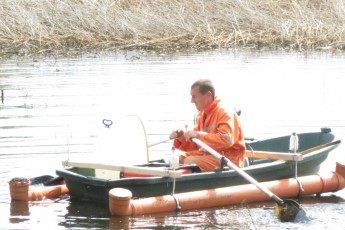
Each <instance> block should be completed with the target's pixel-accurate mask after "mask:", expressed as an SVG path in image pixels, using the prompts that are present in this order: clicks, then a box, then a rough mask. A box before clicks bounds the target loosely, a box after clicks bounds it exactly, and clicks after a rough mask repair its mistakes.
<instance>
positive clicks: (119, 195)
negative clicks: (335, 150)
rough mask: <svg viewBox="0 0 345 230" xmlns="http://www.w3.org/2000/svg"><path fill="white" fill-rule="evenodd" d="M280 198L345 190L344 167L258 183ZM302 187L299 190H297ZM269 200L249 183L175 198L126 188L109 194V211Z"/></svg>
mask: <svg viewBox="0 0 345 230" xmlns="http://www.w3.org/2000/svg"><path fill="white" fill-rule="evenodd" d="M261 185H262V186H264V187H266V188H267V189H269V190H270V191H272V192H273V193H275V194H276V195H277V196H279V197H282V198H292V197H298V196H300V195H312V194H321V193H327V192H335V191H339V190H341V189H343V188H345V165H344V164H341V163H338V162H337V163H336V170H335V172H328V173H319V174H315V175H310V176H304V177H299V178H298V180H296V179H295V178H290V179H283V180H275V181H269V182H263V183H261ZM301 188H303V191H301ZM267 200H269V197H268V196H267V195H266V194H264V193H263V192H262V191H260V190H259V189H258V188H257V187H256V186H254V185H252V184H247V185H239V186H232V187H225V188H217V189H210V190H202V191H195V192H188V193H180V194H175V195H166V196H158V197H150V198H142V199H132V193H131V192H130V191H129V190H127V189H122V188H113V189H111V190H110V191H109V209H110V212H111V214H112V215H119V216H128V215H141V214H149V213H161V212H172V211H180V210H190V209H198V208H207V207H217V206H226V205H233V204H239V203H241V202H247V203H250V202H259V201H267Z"/></svg>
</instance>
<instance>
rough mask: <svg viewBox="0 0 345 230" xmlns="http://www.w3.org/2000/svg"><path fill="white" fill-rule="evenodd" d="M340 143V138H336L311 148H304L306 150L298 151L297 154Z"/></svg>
mask: <svg viewBox="0 0 345 230" xmlns="http://www.w3.org/2000/svg"><path fill="white" fill-rule="evenodd" d="M340 143H341V141H340V140H336V141H333V142H328V143H326V144H322V145H318V146H315V147H313V148H309V149H306V150H304V151H302V152H299V154H301V155H305V154H307V153H311V152H314V151H317V150H320V149H324V148H326V147H329V146H332V145H337V144H340Z"/></svg>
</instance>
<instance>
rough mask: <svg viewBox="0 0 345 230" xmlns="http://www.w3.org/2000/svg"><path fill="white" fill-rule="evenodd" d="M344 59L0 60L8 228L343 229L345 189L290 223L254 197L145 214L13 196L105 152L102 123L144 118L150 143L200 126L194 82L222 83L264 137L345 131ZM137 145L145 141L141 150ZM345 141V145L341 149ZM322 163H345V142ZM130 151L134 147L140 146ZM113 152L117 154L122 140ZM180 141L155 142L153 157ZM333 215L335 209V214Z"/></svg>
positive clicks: (0, 154) (0, 143)
mask: <svg viewBox="0 0 345 230" xmlns="http://www.w3.org/2000/svg"><path fill="white" fill-rule="evenodd" d="M343 76H345V55H336V56H332V55H329V54H313V55H310V56H303V55H299V54H291V53H290V54H275V53H262V54H254V53H230V52H212V53H203V54H197V55H174V56H159V55H158V56H149V55H144V54H138V53H127V54H126V55H122V54H121V55H87V56H84V57H78V58H70V59H49V58H42V59H40V58H38V59H15V60H2V61H1V62H0V90H3V97H2V98H1V99H2V101H1V103H2V104H0V159H1V160H0V210H1V215H0V228H3V229H38V228H46V229H64V228H68V229H70V228H76V229H81V228H99V229H104V228H111V229H126V228H134V229H135V228H136V229H143V228H148V229H151V228H168V229H184V228H195V229H215V228H216V229H277V228H280V229H297V228H303V227H307V228H314V229H324V228H328V229H330V228H339V227H341V226H342V222H343V215H344V209H345V203H344V201H343V199H342V198H345V193H344V191H339V192H337V193H335V194H327V195H324V196H322V197H321V198H309V199H304V200H303V201H302V205H303V208H304V209H305V210H306V212H307V214H308V218H305V217H301V218H299V219H297V220H296V221H295V222H294V223H281V222H280V221H279V220H277V219H276V218H275V217H274V214H273V209H272V207H273V203H271V202H268V203H260V204H250V205H248V204H243V205H239V206H231V207H220V208H217V209H203V210H193V211H189V212H182V213H168V214H157V215H147V216H139V217H124V218H123V217H110V216H109V213H108V210H105V209H104V208H101V207H97V206H95V205H91V204H85V203H82V204H81V203H76V202H70V201H69V199H68V196H66V197H60V198H58V199H54V200H44V201H39V202H29V203H27V202H11V200H10V197H9V190H8V184H7V182H8V181H9V180H10V179H11V178H13V177H16V176H27V177H35V176H40V175H45V174H50V175H54V174H55V169H57V168H60V167H61V161H62V160H66V159H67V158H68V157H70V156H73V157H83V156H85V155H91V154H92V153H93V152H95V149H97V148H95V143H96V142H97V140H99V127H100V126H102V123H101V121H102V119H104V118H109V117H111V118H114V119H115V120H116V122H121V116H122V115H125V114H136V115H137V116H139V117H140V118H141V119H142V120H143V122H144V124H145V128H146V132H147V133H148V140H149V142H156V141H159V140H164V139H166V138H167V135H168V134H169V133H170V131H171V130H173V129H175V128H184V126H185V125H186V124H188V126H189V127H191V126H192V124H193V116H194V113H195V108H194V105H192V104H191V103H190V98H189V88H190V85H191V83H192V82H194V81H195V80H196V79H198V78H203V77H207V78H210V79H212V80H213V81H214V83H215V85H216V87H217V88H216V91H217V92H216V93H217V94H218V96H219V97H220V98H221V99H222V100H223V102H224V103H225V105H227V107H229V108H231V109H232V108H238V109H241V110H242V115H241V121H242V124H243V126H244V131H245V134H246V136H248V137H254V138H257V139H262V138H267V137H272V136H277V135H288V134H290V133H292V132H297V133H298V132H309V131H318V130H319V128H320V127H325V126H327V127H331V128H332V130H333V132H334V133H335V134H336V135H337V136H338V137H339V139H342V140H343V139H344V137H345V107H344V106H343V102H342V101H343V100H344V99H345V92H344V90H343V87H344V85H345V78H344V77H343ZM133 144H134V145H133ZM342 145H343V144H342ZM342 145H341V146H340V147H339V148H337V149H336V150H335V151H334V152H332V153H331V155H330V157H329V159H328V161H327V162H325V164H324V165H323V167H322V170H328V171H329V170H333V168H334V162H335V161H337V160H340V161H343V162H344V161H345V157H344V147H343V146H342ZM128 146H129V147H130V148H134V147H133V146H135V141H134V140H129V143H128ZM113 147H114V151H116V149H117V147H116V146H113ZM170 147H171V143H166V144H160V145H157V146H154V147H152V148H150V159H155V158H161V157H162V156H164V154H165V153H169V151H170ZM325 213H327V215H325Z"/></svg>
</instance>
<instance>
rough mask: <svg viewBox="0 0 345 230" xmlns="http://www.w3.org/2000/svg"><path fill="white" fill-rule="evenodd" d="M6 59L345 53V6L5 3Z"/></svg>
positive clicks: (214, 1) (81, 0) (201, 0)
mask: <svg viewBox="0 0 345 230" xmlns="http://www.w3.org/2000/svg"><path fill="white" fill-rule="evenodd" d="M0 12H1V17H0V55H1V56H4V55H33V54H35V55H37V54H44V55H47V54H48V55H69V54H73V53H79V52H90V51H91V52H92V51H118V50H133V49H145V50H152V51H158V52H175V51H179V50H180V51H181V50H195V51H199V50H206V49H217V48H225V49H227V48H229V49H254V50H262V49H266V50H297V51H310V50H331V51H334V50H344V49H345V2H344V1H343V0H2V1H1V4H0Z"/></svg>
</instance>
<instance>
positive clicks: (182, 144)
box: [170, 79, 245, 172]
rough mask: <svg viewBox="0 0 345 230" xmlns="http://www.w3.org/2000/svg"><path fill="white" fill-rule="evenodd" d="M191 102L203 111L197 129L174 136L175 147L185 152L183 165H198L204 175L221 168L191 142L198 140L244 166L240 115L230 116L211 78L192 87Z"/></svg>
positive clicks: (238, 164) (182, 159)
mask: <svg viewBox="0 0 345 230" xmlns="http://www.w3.org/2000/svg"><path fill="white" fill-rule="evenodd" d="M190 94H191V102H192V103H194V104H195V106H196V108H197V109H198V111H199V116H198V117H199V118H198V121H197V124H196V126H195V127H194V129H193V130H189V131H186V132H184V131H183V130H181V129H179V130H176V131H173V132H172V133H171V134H170V138H171V139H175V140H174V147H175V148H177V149H179V150H181V151H183V153H181V154H180V163H183V164H196V165H198V166H199V168H200V169H201V170H202V171H204V172H212V171H214V170H215V169H217V168H220V166H221V161H220V160H219V159H217V158H216V157H214V156H212V155H211V154H210V153H208V152H207V151H206V150H204V149H201V148H200V147H199V146H198V145H197V144H195V143H194V142H193V141H192V140H191V139H192V138H198V139H199V140H201V141H202V142H204V143H205V144H207V145H208V146H210V147H211V148H213V149H214V150H216V151H217V152H218V153H220V154H222V155H224V156H225V157H226V158H228V159H229V160H231V161H232V162H233V163H234V164H236V165H237V166H238V167H244V156H245V141H244V136H243V132H242V127H241V124H240V122H239V119H238V116H237V114H236V113H235V112H234V113H233V114H231V115H230V114H228V113H227V112H226V111H225V109H223V108H222V107H221V106H220V100H219V99H218V98H217V97H216V96H215V87H214V86H213V84H212V82H211V81H210V80H208V79H201V80H198V81H196V82H194V83H193V85H192V86H191V91H190Z"/></svg>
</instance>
